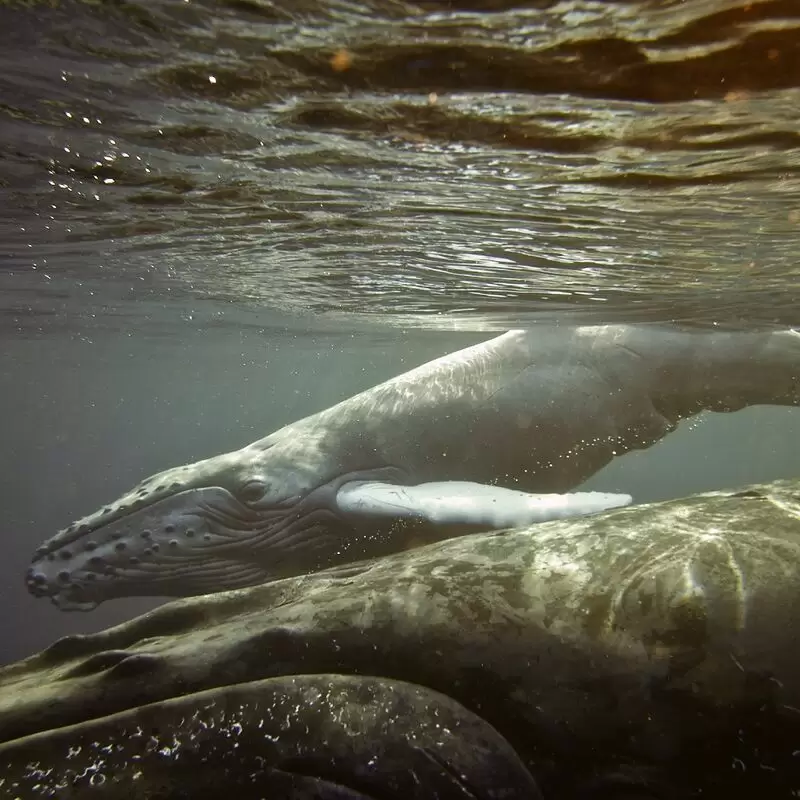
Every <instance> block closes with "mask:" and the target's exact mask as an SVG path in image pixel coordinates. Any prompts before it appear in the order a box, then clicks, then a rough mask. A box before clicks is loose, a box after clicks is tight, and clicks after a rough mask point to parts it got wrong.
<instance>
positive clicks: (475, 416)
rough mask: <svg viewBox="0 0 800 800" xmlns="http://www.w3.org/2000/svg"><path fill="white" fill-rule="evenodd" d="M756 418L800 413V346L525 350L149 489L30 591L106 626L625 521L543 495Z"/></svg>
mask: <svg viewBox="0 0 800 800" xmlns="http://www.w3.org/2000/svg"><path fill="white" fill-rule="evenodd" d="M755 403H771V404H784V405H797V404H798V403H800V333H798V332H796V331H791V330H788V331H777V332H769V333H742V332H725V333H723V332H714V331H687V330H681V329H678V328H671V327H655V326H649V325H631V326H628V325H607V326H592V327H569V328H560V327H555V328H536V329H533V330H526V331H521V330H517V331H509V332H508V333H505V334H503V335H501V336H498V337H496V338H494V339H491V340H489V341H487V342H484V343H482V344H479V345H476V346H474V347H469V348H466V349H464V350H460V351H458V352H456V353H452V354H450V355H447V356H444V357H442V358H439V359H436V360H434V361H431V362H429V363H427V364H424V365H422V366H420V367H418V368H416V369H413V370H411V371H410V372H407V373H404V374H403V375H400V376H398V377H396V378H393V379H392V380H389V381H386V382H385V383H382V384H380V385H378V386H375V387H373V388H372V389H369V390H367V391H365V392H362V393H360V394H358V395H355V396H354V397H351V398H349V399H347V400H344V401H343V402H341V403H339V404H337V405H335V406H333V407H331V408H329V409H327V410H325V411H322V412H320V413H318V414H314V415H312V416H310V417H307V418H305V419H302V420H299V421H298V422H295V423H293V424H291V425H287V426H286V427H284V428H282V429H280V430H278V431H276V432H275V433H273V434H271V435H269V436H267V437H266V438H264V439H261V440H259V441H257V442H254V443H252V444H250V445H247V446H246V447H243V448H242V449H240V450H237V451H234V452H230V453H225V454H222V455H218V456H215V457H213V458H210V459H207V460H204V461H200V462H197V463H195V464H189V465H185V466H181V467H177V468H174V469H171V470H167V471H166V472H162V473H160V474H158V475H155V476H153V477H151V478H148V479H147V480H145V481H144V482H143V483H141V484H140V485H139V486H138V487H136V488H135V489H133V490H132V491H131V492H130V493H129V494H127V495H125V496H123V497H122V498H120V499H119V500H118V501H117V502H115V503H113V504H111V505H110V506H108V507H106V508H104V509H102V510H100V511H98V512H97V513H95V514H92V515H90V516H88V517H85V518H84V519H82V520H79V521H78V522H76V523H74V524H73V525H71V526H70V527H68V528H66V529H65V530H63V531H61V532H59V533H58V534H57V535H56V536H54V537H53V538H52V539H50V540H49V541H48V542H46V543H45V544H44V545H42V546H41V547H40V548H39V549H38V550H37V551H36V554H35V556H34V561H33V564H32V566H31V567H30V569H29V571H28V575H27V585H28V587H29V589H30V591H31V592H33V593H34V594H36V595H38V596H44V597H50V598H51V599H52V600H53V602H54V603H55V604H56V605H57V606H59V607H60V608H62V609H65V610H67V609H90V608H93V607H94V606H96V605H97V604H98V603H100V602H102V601H103V600H106V599H109V598H112V597H121V596H130V595H155V596H163V595H177V596H180V595H191V594H201V593H205V592H210V591H219V590H225V589H231V588H237V587H242V586H247V585H252V584H256V583H260V582H263V581H265V580H269V579H272V578H276V577H282V576H286V575H291V574H298V573H302V572H309V571H314V570H316V569H319V568H322V567H324V566H329V565H331V564H335V563H341V562H347V561H353V560H357V559H360V558H366V557H372V556H376V555H381V554H383V553H386V552H391V551H396V550H400V549H403V548H404V547H406V546H407V545H408V543H409V540H412V541H414V542H415V543H421V542H424V541H430V540H432V539H437V538H443V537H446V536H449V535H453V534H455V533H464V532H467V531H469V530H474V529H475V527H479V528H483V529H486V528H501V527H507V526H509V525H514V524H526V523H529V522H534V521H537V520H544V519H552V518H554V517H558V516H568V515H572V514H584V513H588V512H592V511H596V510H600V509H603V508H608V507H613V506H617V505H624V504H626V503H628V502H629V501H630V497H629V496H628V495H605V494H596V493H583V494H581V493H579V494H575V495H558V494H556V495H553V494H545V495H541V494H538V495H531V494H528V493H530V492H544V493H554V492H564V491H567V490H569V489H572V488H574V487H576V486H577V485H579V484H580V483H581V482H582V481H583V480H585V479H586V478H587V477H589V476H590V475H591V474H592V473H594V472H595V471H597V470H598V469H600V468H601V467H602V466H604V465H605V464H606V463H608V462H609V461H610V460H611V459H612V458H613V457H614V456H615V455H619V454H621V453H624V452H626V451H629V450H631V449H635V448H643V447H647V446H649V445H651V444H653V443H654V442H656V441H658V440H659V439H661V438H662V437H663V436H664V435H665V434H667V433H668V432H669V431H671V430H672V429H673V428H674V427H675V426H676V424H677V422H678V421H679V420H680V419H682V418H684V417H688V416H691V415H693V414H695V413H697V412H698V411H700V410H702V409H713V410H716V411H733V410H736V409H739V408H742V407H744V406H746V405H750V404H755ZM443 479H444V480H443ZM502 484H505V485H506V486H505V487H502V486H501V485H502ZM401 521H402V524H400V523H401Z"/></svg>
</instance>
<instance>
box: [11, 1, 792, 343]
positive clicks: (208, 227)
mask: <svg viewBox="0 0 800 800" xmlns="http://www.w3.org/2000/svg"><path fill="white" fill-rule="evenodd" d="M0 14H1V15H2V20H0V22H2V25H0V61H1V62H2V68H1V69H0V151H1V152H2V161H0V167H1V168H2V185H1V186H0V192H1V194H0V206H1V207H0V214H1V215H2V217H1V219H0V224H1V225H2V241H3V243H4V248H3V250H4V253H3V259H2V267H1V271H0V289H1V290H2V295H1V299H0V304H1V305H0V310H2V311H3V313H4V315H6V326H7V328H9V327H10V328H16V329H17V330H19V331H22V332H30V331H32V330H48V329H52V328H53V326H61V325H63V324H68V325H69V324H73V323H74V322H75V320H76V319H80V320H81V324H83V325H87V324H90V323H91V320H99V321H103V320H105V321H106V322H107V321H108V320H109V319H115V318H118V317H123V318H125V320H127V321H128V322H129V323H132V324H135V323H137V322H139V321H142V320H148V319H152V318H153V314H154V313H156V314H158V313H161V312H163V311H164V309H166V310H167V312H171V311H172V310H174V311H175V313H176V314H181V315H187V314H188V315H191V314H192V313H194V312H193V311H192V309H194V310H195V311H197V310H202V309H210V310H209V311H208V313H209V314H211V315H217V316H219V315H224V314H225V313H228V312H227V311H226V309H237V310H238V311H240V312H241V311H245V312H246V313H257V314H260V313H267V312H270V313H274V312H281V313H286V314H288V315H290V316H291V315H294V316H296V315H297V314H308V313H313V314H315V315H316V316H315V319H317V320H320V319H324V317H325V316H330V317H332V318H334V321H335V320H336V318H337V317H338V315H341V314H342V312H346V313H347V314H348V315H349V316H348V324H350V323H352V324H355V323H356V322H358V320H364V319H369V318H371V319H373V320H378V321H381V322H390V323H395V324H406V325H408V324H414V325H423V326H433V327H442V326H445V327H447V326H455V327H474V328H492V327H503V326H504V325H508V324H519V323H524V322H526V321H527V320H529V319H530V318H531V315H535V314H541V313H542V312H546V313H552V312H557V313H561V312H562V311H564V310H565V309H569V310H570V311H571V312H583V313H585V314H586V315H587V316H590V315H591V316H592V317H593V318H595V319H597V318H600V319H681V320H691V321H695V322H703V323H708V322H710V321H716V322H722V323H731V322H732V323H736V324H748V325H753V324H766V323H782V324H787V323H788V324H798V323H800V311H798V308H800V304H799V303H798V299H799V298H800V270H798V266H797V252H798V243H799V242H800V175H799V174H798V163H800V149H799V148H800V88H799V87H800V4H799V3H797V2H796V0H772V1H770V0H766V1H765V2H758V1H757V0H756V1H753V0H748V1H747V2H737V1H736V0H685V1H684V2H669V0H649V1H648V0H639V2H634V1H633V0H631V1H629V2H623V1H620V2H606V1H605V0H604V1H603V2H549V1H548V0H539V2H529V3H523V2H511V0H454V1H453V2H445V1H444V0H429V2H417V3H408V2H400V0H359V1H358V2H356V1H355V0H350V1H348V0H334V1H332V2H322V0H279V1H276V2H269V0H227V2H212V0H201V1H200V2H198V1H197V0H189V1H188V2H185V1H184V0H160V1H159V0H147V2H128V1H127V0H117V1H116V2H112V0H91V2H89V0H87V1H86V2H74V1H73V2H70V1H69V0H68V1H67V2H63V1H62V0H52V2H22V1H21V0H10V1H8V0H7V2H6V3H5V4H4V6H3V7H2V9H1V10H0ZM153 309H156V311H155V312H154V311H153ZM198 313H200V311H198ZM320 315H322V316H320Z"/></svg>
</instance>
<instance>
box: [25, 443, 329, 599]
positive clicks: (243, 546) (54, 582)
mask: <svg viewBox="0 0 800 800" xmlns="http://www.w3.org/2000/svg"><path fill="white" fill-rule="evenodd" d="M287 467H288V465H286V466H284V465H282V459H281V458H280V457H278V458H277V459H275V458H274V457H273V458H270V453H269V450H268V448H265V447H263V446H255V445H250V446H248V447H245V448H243V449H242V450H238V451H234V452H231V453H224V454H222V455H218V456H215V457H213V458H209V459H205V460H203V461H198V462H196V463H194V464H187V465H185V466H180V467H176V468H173V469H169V470H166V471H164V472H160V473H158V474H156V475H153V476H152V477H150V478H147V479H146V480H144V481H143V482H142V483H140V484H139V485H138V486H136V487H135V488H134V489H133V490H131V491H130V492H129V493H127V494H125V495H123V496H122V497H121V498H119V499H118V500H117V501H116V502H114V503H111V504H110V505H108V506H106V507H104V508H102V509H100V510H99V511H97V512H95V513H94V514H91V515H89V516H87V517H84V518H83V519H80V520H78V521H76V522H75V523H73V524H72V525H70V526H69V527H67V528H66V529H64V530H62V531H60V532H59V533H57V534H56V535H55V536H53V537H52V538H51V539H49V540H48V541H46V542H45V543H44V544H42V545H41V547H39V548H38V549H37V550H36V552H35V554H34V557H33V560H32V563H31V566H30V568H29V569H28V572H27V575H26V579H25V580H26V584H27V587H28V589H29V591H30V592H31V593H32V594H34V595H36V596H37V597H49V598H50V599H51V600H52V601H53V603H54V604H55V605H56V606H58V607H59V608H61V609H62V610H91V609H92V608H94V607H96V606H97V605H98V604H99V603H101V602H103V601H104V600H108V599H111V598H114V597H127V596H136V595H139V596H142V595H146V596H188V595H193V594H204V593H206V592H209V591H219V590H224V589H233V588H238V587H241V586H248V585H252V584H254V583H259V582H261V581H263V580H265V579H267V578H269V577H270V575H271V574H272V573H273V572H274V571H275V569H276V568H277V567H278V566H279V564H277V563H276V562H277V561H279V560H280V558H279V553H277V554H276V552H275V548H274V546H271V545H272V544H274V543H275V542H277V541H279V542H281V543H283V542H285V541H287V538H286V537H288V538H289V540H292V537H294V539H297V538H298V537H299V536H301V534H302V532H303V529H304V528H303V526H304V521H303V519H302V517H303V516H305V515H300V514H299V513H298V510H297V506H298V503H300V502H301V501H302V500H303V498H304V497H307V496H308V494H309V492H313V489H314V488H315V487H314V484H313V481H314V476H313V475H311V474H310V473H308V474H304V473H303V471H299V470H297V469H288V468H287ZM262 551H263V553H262ZM267 553H268V556H267ZM260 555H264V558H260Z"/></svg>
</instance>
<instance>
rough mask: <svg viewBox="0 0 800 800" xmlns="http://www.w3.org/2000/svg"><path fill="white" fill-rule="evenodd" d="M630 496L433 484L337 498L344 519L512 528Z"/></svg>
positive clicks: (368, 489) (360, 485)
mask: <svg viewBox="0 0 800 800" xmlns="http://www.w3.org/2000/svg"><path fill="white" fill-rule="evenodd" d="M631 500H632V498H631V496H630V495H629V494H611V493H607V492H572V493H568V494H531V493H529V492H520V491H517V490H516V489H506V488H503V487H501V486H490V485H488V484H485V483H472V482H471V481H434V482H430V483H420V484H417V485H416V486H400V485H397V484H392V483H378V482H374V481H372V482H353V483H346V484H344V485H343V486H342V487H341V488H340V489H339V491H338V492H337V494H336V505H337V506H338V508H339V510H340V511H342V512H344V513H348V514H357V515H364V516H377V517H396V518H398V519H419V520H424V521H426V522H430V523H432V524H434V525H481V526H486V527H488V528H493V529H501V528H512V527H517V526H520V525H530V524H533V523H536V522H546V521H547V520H553V519H564V518H566V517H577V516H583V515H585V514H593V513H595V512H597V511H605V510H607V509H610V508H619V507H621V506H627V505H629V504H630V502H631Z"/></svg>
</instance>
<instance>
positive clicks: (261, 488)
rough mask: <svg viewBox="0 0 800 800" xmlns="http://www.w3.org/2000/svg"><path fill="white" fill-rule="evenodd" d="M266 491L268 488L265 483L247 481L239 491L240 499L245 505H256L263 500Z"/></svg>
mask: <svg viewBox="0 0 800 800" xmlns="http://www.w3.org/2000/svg"><path fill="white" fill-rule="evenodd" d="M266 491H267V487H266V484H265V483H264V482H263V481H259V480H252V481H247V483H245V484H244V486H242V488H241V490H240V491H239V497H241V499H242V500H243V501H244V502H245V503H256V502H258V501H259V500H261V498H262V497H263V496H264V493H265V492H266Z"/></svg>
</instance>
